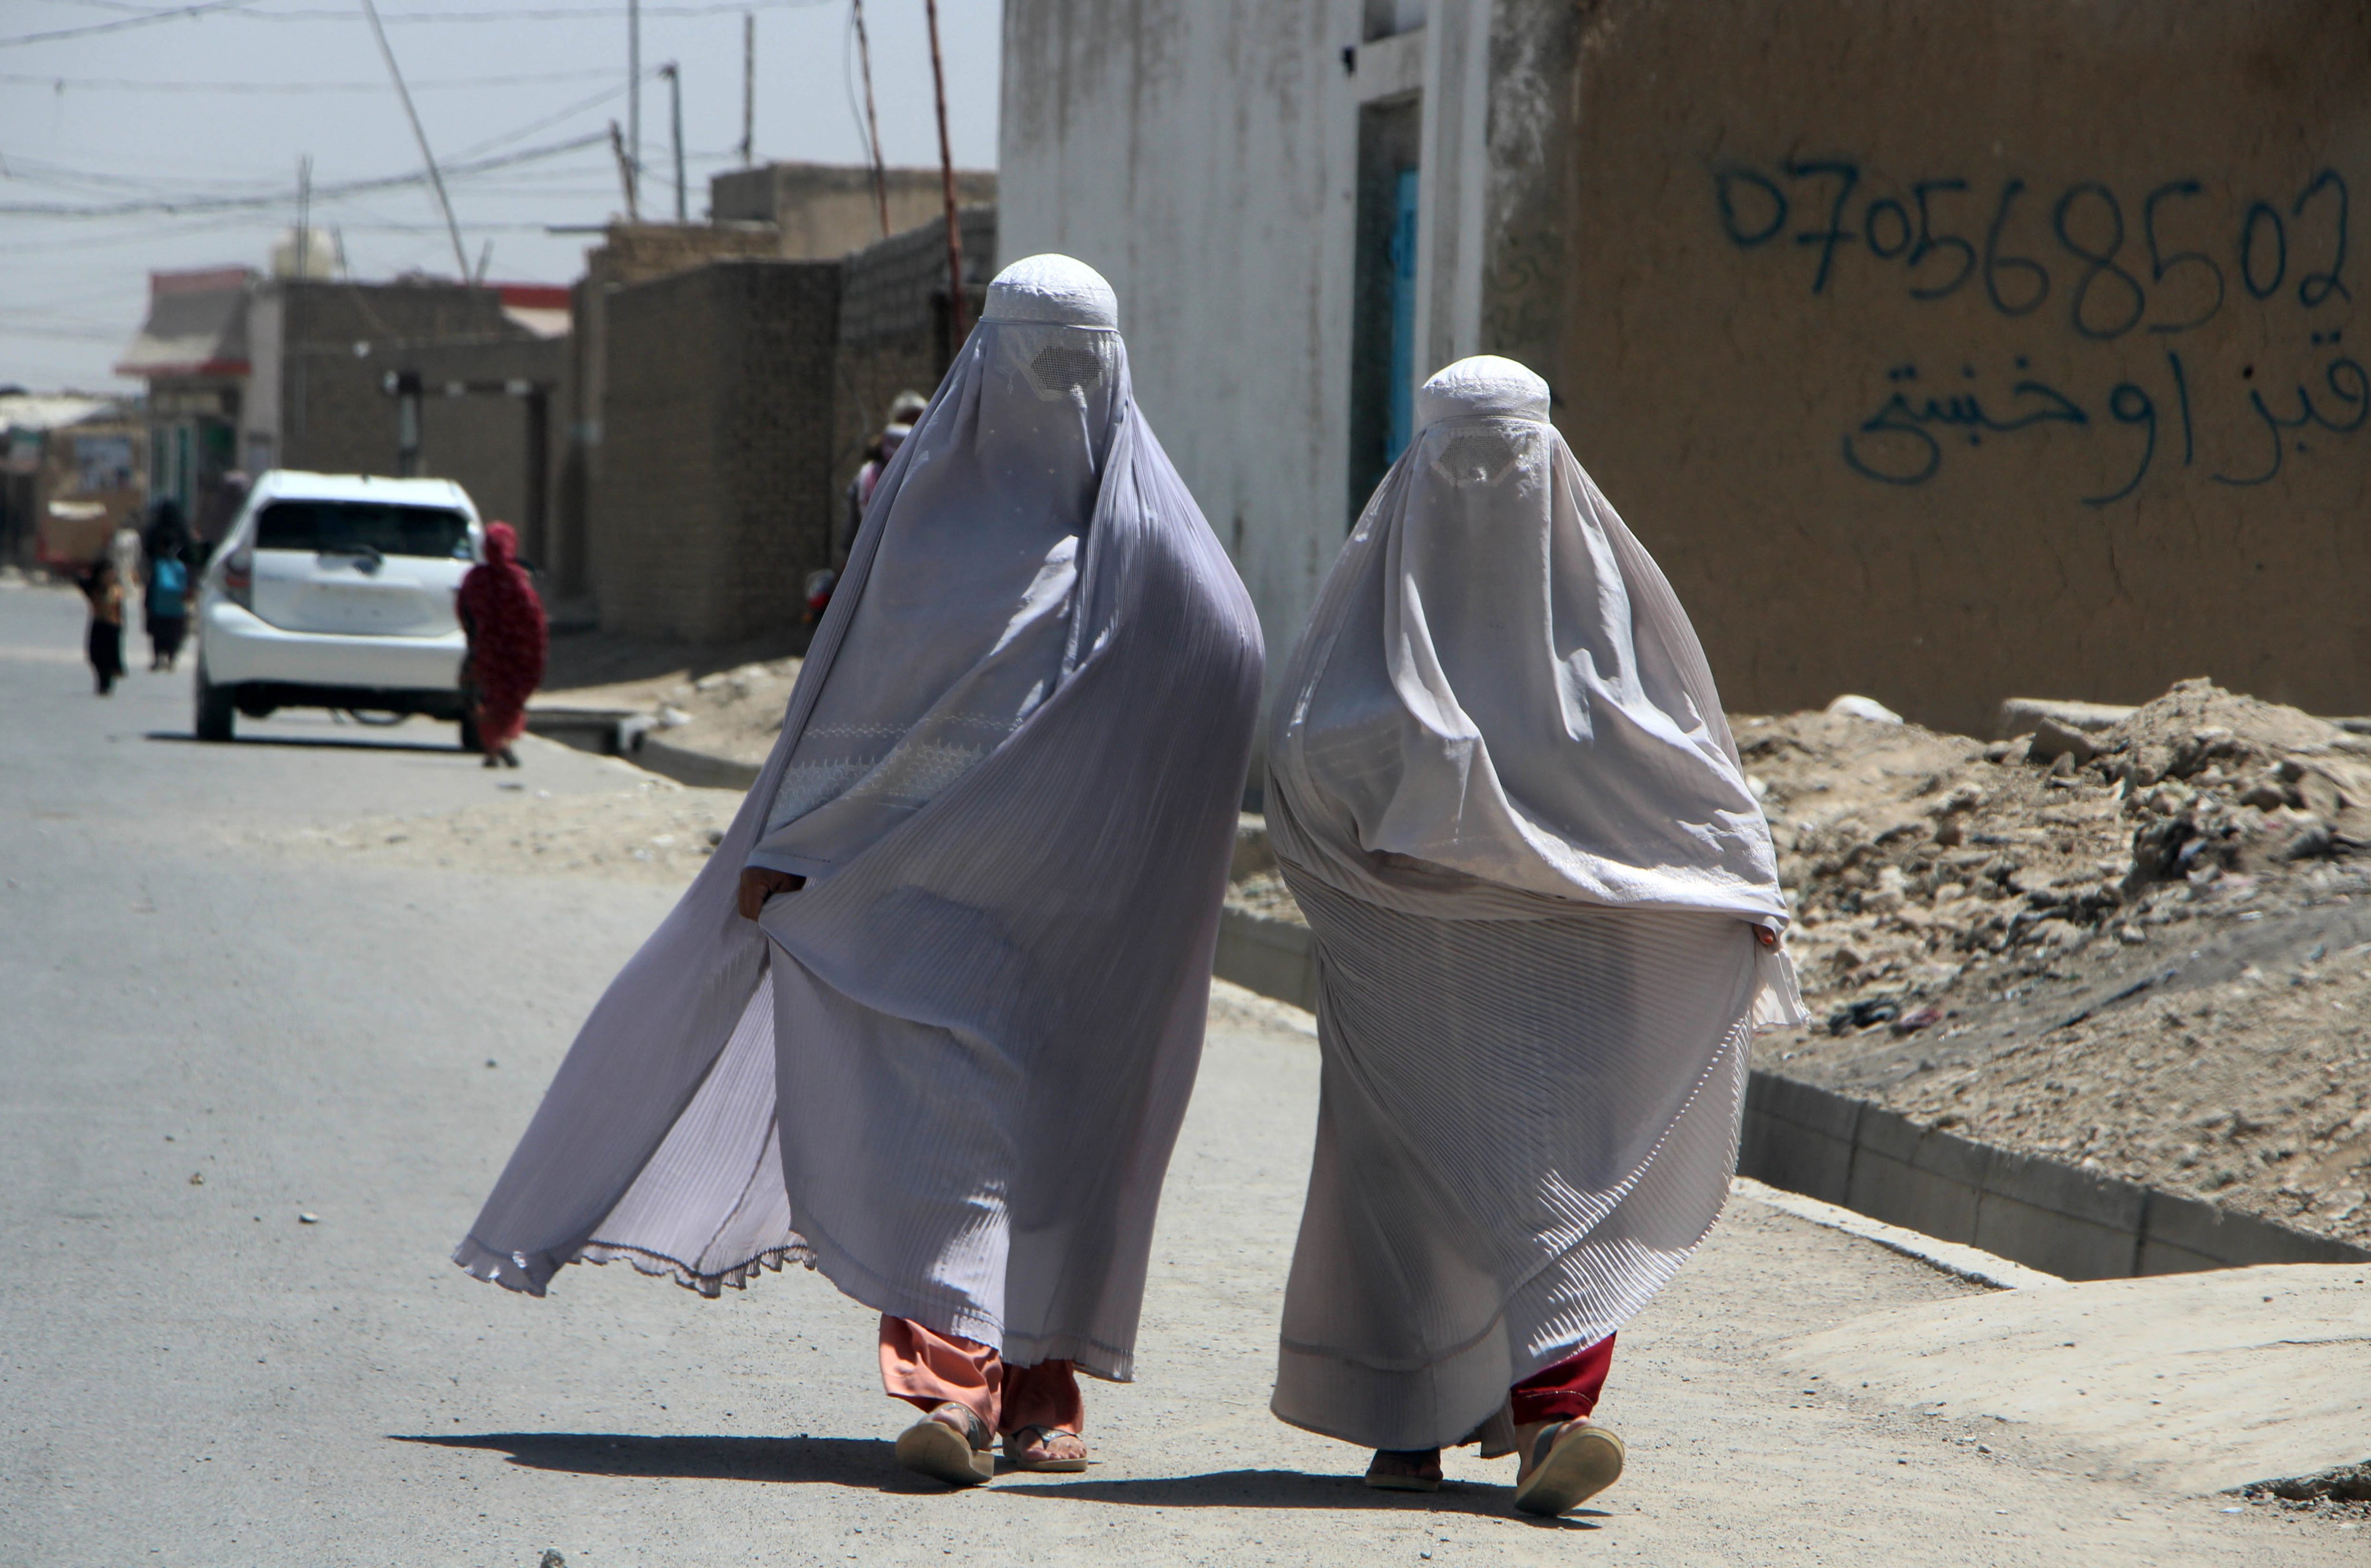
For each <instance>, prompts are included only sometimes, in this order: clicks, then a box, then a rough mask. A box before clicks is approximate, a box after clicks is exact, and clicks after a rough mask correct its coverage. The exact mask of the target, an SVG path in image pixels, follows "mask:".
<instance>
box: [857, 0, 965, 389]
mask: <svg viewBox="0 0 2371 1568" xmlns="http://www.w3.org/2000/svg"><path fill="white" fill-rule="evenodd" d="M922 12H923V15H924V16H925V17H927V18H928V19H929V21H930V24H931V93H932V95H933V96H934V97H935V98H936V99H938V105H939V181H940V184H941V185H942V187H943V189H944V192H945V195H946V204H947V323H948V326H949V328H950V331H949V335H948V343H947V349H948V356H949V358H950V359H952V358H953V357H954V351H956V350H958V349H960V348H962V347H963V341H964V275H963V227H962V226H961V225H960V224H958V223H957V222H956V221H955V155H954V148H953V147H952V146H951V145H949V144H948V142H947V73H946V68H945V67H944V66H943V65H942V64H940V63H939V0H922ZM875 152H876V156H877V153H878V149H877V148H876V149H875ZM884 226H886V225H884Z"/></svg>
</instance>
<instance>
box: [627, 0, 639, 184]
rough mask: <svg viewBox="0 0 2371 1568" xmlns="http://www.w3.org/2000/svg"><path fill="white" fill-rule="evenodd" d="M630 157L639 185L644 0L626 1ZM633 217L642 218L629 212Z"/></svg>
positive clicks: (628, 140)
mask: <svg viewBox="0 0 2371 1568" xmlns="http://www.w3.org/2000/svg"><path fill="white" fill-rule="evenodd" d="M626 156H627V157H630V158H632V159H633V160H634V174H635V181H634V182H635V183H636V184H638V185H639V184H641V183H642V180H641V175H642V0H626ZM626 215H627V216H628V217H630V218H633V217H639V216H641V215H640V214H639V213H635V212H632V211H629V212H628V213H627V214H626Z"/></svg>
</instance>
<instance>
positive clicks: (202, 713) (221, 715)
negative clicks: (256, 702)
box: [197, 665, 233, 740]
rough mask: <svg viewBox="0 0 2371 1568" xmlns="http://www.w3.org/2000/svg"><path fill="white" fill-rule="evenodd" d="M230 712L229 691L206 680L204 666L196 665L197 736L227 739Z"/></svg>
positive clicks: (229, 728)
mask: <svg viewBox="0 0 2371 1568" xmlns="http://www.w3.org/2000/svg"><path fill="white" fill-rule="evenodd" d="M232 712H233V706H232V702H231V694H230V692H229V691H227V690H226V689H225V688H223V687H220V686H217V685H215V684H214V682H213V681H211V680H208V679H206V667H205V666H204V665H200V666H198V720H197V730H198V738H199V739H200V740H228V739H229V738H231V723H232V719H231V714H232Z"/></svg>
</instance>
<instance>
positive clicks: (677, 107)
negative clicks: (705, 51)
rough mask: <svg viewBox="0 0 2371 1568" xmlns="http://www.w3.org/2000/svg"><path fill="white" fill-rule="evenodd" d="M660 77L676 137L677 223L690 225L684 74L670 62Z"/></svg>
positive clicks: (661, 71) (660, 70) (662, 70)
mask: <svg viewBox="0 0 2371 1568" xmlns="http://www.w3.org/2000/svg"><path fill="white" fill-rule="evenodd" d="M659 75H662V76H665V78H666V84H667V115H668V119H669V120H670V122H672V125H673V131H674V135H675V221H676V222H677V223H689V222H690V221H691V219H690V217H689V216H688V214H687V213H686V211H685V206H684V203H685V197H684V192H683V72H682V71H681V70H679V69H678V68H677V65H676V63H675V62H674V61H672V60H670V61H668V62H667V63H666V64H664V65H662V66H660V67H659Z"/></svg>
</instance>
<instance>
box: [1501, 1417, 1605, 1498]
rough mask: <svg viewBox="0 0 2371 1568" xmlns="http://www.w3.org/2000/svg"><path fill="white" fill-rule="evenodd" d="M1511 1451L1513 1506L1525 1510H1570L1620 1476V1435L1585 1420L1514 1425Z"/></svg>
mask: <svg viewBox="0 0 2371 1568" xmlns="http://www.w3.org/2000/svg"><path fill="white" fill-rule="evenodd" d="M1515 1452H1516V1453H1517V1454H1518V1455H1519V1456H1521V1467H1520V1468H1519V1469H1517V1470H1516V1472H1515V1506H1516V1507H1517V1508H1520V1509H1521V1510H1522V1511H1523V1512H1524V1513H1526V1514H1541V1515H1544V1516H1548V1517H1550V1518H1553V1517H1555V1516H1556V1515H1558V1514H1565V1513H1569V1512H1570V1511H1571V1510H1573V1509H1575V1508H1578V1507H1579V1506H1580V1504H1583V1503H1586V1502H1588V1501H1589V1500H1590V1498H1592V1497H1594V1496H1596V1495H1597V1494H1598V1493H1601V1492H1602V1491H1604V1490H1605V1489H1606V1488H1607V1487H1609V1486H1612V1485H1613V1483H1614V1482H1615V1481H1619V1480H1621V1479H1622V1460H1623V1457H1624V1455H1623V1447H1622V1439H1621V1438H1619V1437H1617V1436H1615V1435H1614V1434H1613V1433H1611V1432H1608V1431H1607V1430H1606V1429H1605V1428H1603V1427H1602V1426H1591V1425H1590V1423H1588V1422H1586V1421H1543V1422H1535V1423H1530V1424H1528V1425H1524V1426H1519V1427H1517V1428H1516V1429H1515Z"/></svg>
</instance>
